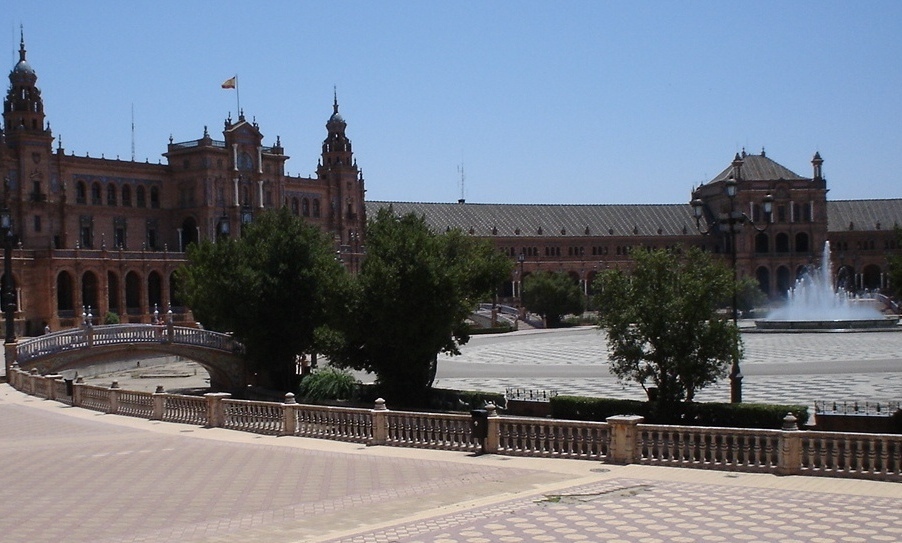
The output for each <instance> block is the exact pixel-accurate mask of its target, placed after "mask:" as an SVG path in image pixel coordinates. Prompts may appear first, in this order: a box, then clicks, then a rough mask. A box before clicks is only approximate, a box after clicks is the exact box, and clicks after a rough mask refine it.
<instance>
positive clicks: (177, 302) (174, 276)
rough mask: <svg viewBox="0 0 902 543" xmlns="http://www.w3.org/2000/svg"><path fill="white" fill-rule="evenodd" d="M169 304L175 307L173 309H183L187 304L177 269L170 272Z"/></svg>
mask: <svg viewBox="0 0 902 543" xmlns="http://www.w3.org/2000/svg"><path fill="white" fill-rule="evenodd" d="M169 306H170V307H171V308H173V311H176V309H175V308H179V311H181V310H183V308H184V306H185V302H184V301H183V300H182V291H181V282H180V281H179V278H178V273H177V272H175V271H174V272H172V273H170V274H169Z"/></svg>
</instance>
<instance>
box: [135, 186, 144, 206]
mask: <svg viewBox="0 0 902 543" xmlns="http://www.w3.org/2000/svg"><path fill="white" fill-rule="evenodd" d="M135 200H137V202H136V203H137V205H138V207H147V193H146V192H145V191H144V187H143V186H142V185H138V190H136V191H135Z"/></svg>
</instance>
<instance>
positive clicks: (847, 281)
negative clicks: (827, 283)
mask: <svg viewBox="0 0 902 543" xmlns="http://www.w3.org/2000/svg"><path fill="white" fill-rule="evenodd" d="M836 287H837V288H841V289H843V290H845V291H848V292H854V291H855V270H854V269H852V266H849V265H848V264H847V265H845V266H840V267H839V269H838V270H836Z"/></svg>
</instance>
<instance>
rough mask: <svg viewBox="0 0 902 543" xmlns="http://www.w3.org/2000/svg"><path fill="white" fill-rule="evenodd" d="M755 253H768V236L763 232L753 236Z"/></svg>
mask: <svg viewBox="0 0 902 543" xmlns="http://www.w3.org/2000/svg"><path fill="white" fill-rule="evenodd" d="M755 252H756V253H759V254H760V253H767V252H770V236H768V235H767V234H765V233H764V232H760V233H759V234H758V235H756V236H755Z"/></svg>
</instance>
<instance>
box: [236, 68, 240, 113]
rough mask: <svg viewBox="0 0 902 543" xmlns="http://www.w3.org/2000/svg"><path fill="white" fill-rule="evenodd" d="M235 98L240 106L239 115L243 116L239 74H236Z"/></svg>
mask: <svg viewBox="0 0 902 543" xmlns="http://www.w3.org/2000/svg"><path fill="white" fill-rule="evenodd" d="M235 100H236V101H237V106H238V116H239V117H240V116H241V93H240V92H239V91H238V74H235Z"/></svg>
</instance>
